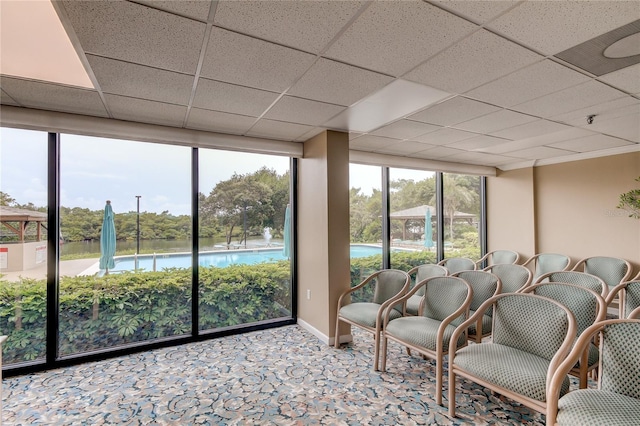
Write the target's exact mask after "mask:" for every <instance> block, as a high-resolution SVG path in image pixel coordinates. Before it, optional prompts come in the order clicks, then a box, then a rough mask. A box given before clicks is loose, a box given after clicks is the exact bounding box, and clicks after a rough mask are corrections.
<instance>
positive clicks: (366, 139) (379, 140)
mask: <svg viewBox="0 0 640 426" xmlns="http://www.w3.org/2000/svg"><path fill="white" fill-rule="evenodd" d="M399 142H400V139H393V138H386V137H382V136H373V135H363V136H360V137H358V138H355V139H351V140H350V141H349V148H356V149H359V150H362V151H377V150H378V149H384V148H388V147H390V146H393V145H396V144H397V143H399Z"/></svg>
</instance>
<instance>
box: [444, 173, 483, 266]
mask: <svg viewBox="0 0 640 426" xmlns="http://www.w3.org/2000/svg"><path fill="white" fill-rule="evenodd" d="M480 179H481V178H480V177H479V176H469V175H457V174H450V173H445V174H444V175H443V187H444V188H443V193H444V196H443V209H444V253H445V257H468V258H470V259H473V260H477V259H479V258H480V257H481V255H480V253H481V251H480V226H479V223H480Z"/></svg>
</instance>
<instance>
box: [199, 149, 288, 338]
mask: <svg viewBox="0 0 640 426" xmlns="http://www.w3.org/2000/svg"><path fill="white" fill-rule="evenodd" d="M289 169H290V159H289V158H285V157H276V156H269V155H260V154H249V153H238V152H229V151H220V150H205V149H201V150H199V171H200V179H199V188H200V193H199V196H198V198H199V222H200V233H199V235H200V240H199V247H200V252H199V265H200V266H199V271H198V272H199V302H200V303H199V327H200V329H201V330H210V329H218V328H225V327H234V326H239V325H243V324H251V323H257V322H260V321H267V320H273V319H276V318H285V317H286V318H290V317H291V316H292V298H291V257H292V254H293V247H292V243H293V239H292V238H291V231H292V209H291V190H290V182H291V178H290V170H289Z"/></svg>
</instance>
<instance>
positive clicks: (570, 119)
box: [551, 96, 640, 126]
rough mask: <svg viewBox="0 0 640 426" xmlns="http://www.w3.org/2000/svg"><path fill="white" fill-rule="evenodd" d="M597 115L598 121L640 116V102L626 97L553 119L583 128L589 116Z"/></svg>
mask: <svg viewBox="0 0 640 426" xmlns="http://www.w3.org/2000/svg"><path fill="white" fill-rule="evenodd" d="M592 114H595V116H596V120H598V121H600V120H603V119H611V118H616V117H621V116H623V115H627V114H637V115H638V116H640V100H638V99H636V98H632V97H631V96H626V97H624V98H619V99H615V100H613V101H609V102H603V103H599V104H597V105H592V106H589V107H587V108H582V109H577V110H574V111H570V112H567V113H564V114H559V115H555V116H553V117H551V118H552V119H553V120H555V121H561V122H564V123H567V124H569V125H572V126H581V125H583V124H584V123H585V122H586V117H587V116H588V115H592Z"/></svg>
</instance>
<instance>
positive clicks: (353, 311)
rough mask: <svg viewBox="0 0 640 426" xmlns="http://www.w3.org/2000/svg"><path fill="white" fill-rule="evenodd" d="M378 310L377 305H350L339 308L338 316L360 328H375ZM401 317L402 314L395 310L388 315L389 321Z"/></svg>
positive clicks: (364, 303) (362, 303) (365, 303)
mask: <svg viewBox="0 0 640 426" xmlns="http://www.w3.org/2000/svg"><path fill="white" fill-rule="evenodd" d="M379 309H380V305H379V304H377V303H368V302H360V303H352V304H350V305H346V306H343V307H342V308H340V315H342V316H343V317H344V318H347V319H349V320H351V321H353V322H355V323H357V324H360V325H362V326H365V327H369V328H375V327H376V318H377V316H378V310H379ZM401 316H402V313H400V312H398V310H396V309H392V310H391V312H390V313H389V319H396V318H400V317H401Z"/></svg>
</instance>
